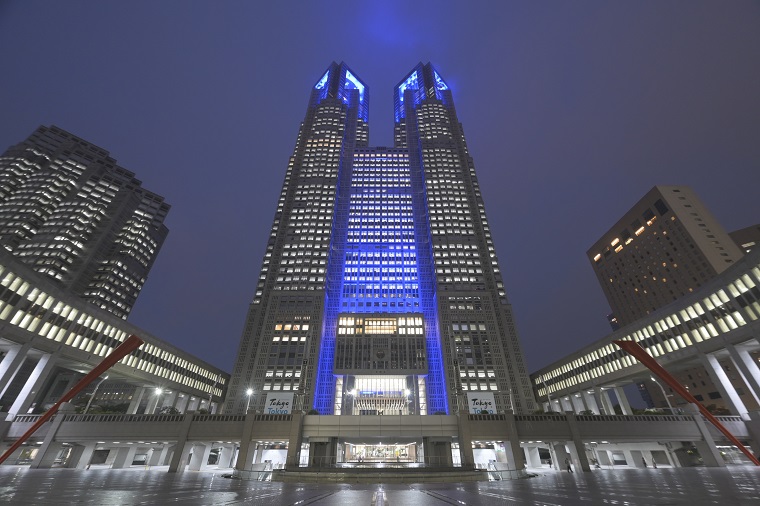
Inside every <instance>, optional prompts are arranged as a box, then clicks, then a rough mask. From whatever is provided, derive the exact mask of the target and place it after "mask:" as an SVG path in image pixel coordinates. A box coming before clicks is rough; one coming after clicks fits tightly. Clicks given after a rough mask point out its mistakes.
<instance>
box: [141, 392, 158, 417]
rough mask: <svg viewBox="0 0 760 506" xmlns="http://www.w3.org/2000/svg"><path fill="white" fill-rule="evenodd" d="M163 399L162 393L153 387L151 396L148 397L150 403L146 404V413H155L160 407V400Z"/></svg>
mask: <svg viewBox="0 0 760 506" xmlns="http://www.w3.org/2000/svg"><path fill="white" fill-rule="evenodd" d="M160 400H161V395H160V394H157V393H156V391H155V389H151V391H150V398H149V399H148V404H147V406H145V414H146V415H153V414H155V413H156V410H157V409H158V401H160Z"/></svg>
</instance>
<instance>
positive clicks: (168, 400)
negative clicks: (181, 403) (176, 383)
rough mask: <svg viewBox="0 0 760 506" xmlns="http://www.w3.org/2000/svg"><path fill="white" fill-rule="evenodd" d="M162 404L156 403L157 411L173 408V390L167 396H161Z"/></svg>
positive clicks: (174, 393) (175, 393) (175, 398)
mask: <svg viewBox="0 0 760 506" xmlns="http://www.w3.org/2000/svg"><path fill="white" fill-rule="evenodd" d="M163 399H164V402H160V401H159V403H158V409H159V411H160V410H161V409H163V408H165V407H174V403H175V402H177V391H176V390H174V391H172V392H170V393H168V394H164V396H163Z"/></svg>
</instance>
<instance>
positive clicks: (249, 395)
mask: <svg viewBox="0 0 760 506" xmlns="http://www.w3.org/2000/svg"><path fill="white" fill-rule="evenodd" d="M245 395H247V396H248V402H247V403H246V405H245V412H246V414H247V413H248V410H249V409H250V408H251V397H253V388H249V389H248V390H246V391H245Z"/></svg>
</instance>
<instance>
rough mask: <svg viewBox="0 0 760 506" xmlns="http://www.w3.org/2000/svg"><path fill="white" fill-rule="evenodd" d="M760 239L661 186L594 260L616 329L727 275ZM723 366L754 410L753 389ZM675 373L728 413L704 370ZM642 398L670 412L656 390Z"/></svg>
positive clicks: (681, 190) (686, 192)
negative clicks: (733, 229)
mask: <svg viewBox="0 0 760 506" xmlns="http://www.w3.org/2000/svg"><path fill="white" fill-rule="evenodd" d="M758 237H759V236H758V228H757V226H755V227H748V228H746V229H742V230H739V231H737V232H734V233H731V234H729V233H727V232H726V230H725V229H724V228H723V227H722V226H721V225H720V223H718V221H717V220H716V219H715V218H714V217H713V215H712V214H711V213H710V211H709V210H708V209H707V208H706V207H705V206H704V204H702V202H701V201H700V200H699V198H698V197H697V195H696V194H695V193H694V192H693V191H692V190H691V189H690V188H689V187H686V186H655V187H654V188H653V189H652V190H650V191H649V192H648V193H647V194H646V195H645V196H644V197H643V198H642V199H641V200H639V202H638V203H637V204H636V205H635V206H634V207H633V208H632V209H631V210H630V211H628V212H627V213H626V214H625V215H624V216H623V217H622V218H621V219H620V220H619V221H618V222H617V223H616V224H615V225H614V226H613V227H612V228H611V229H610V230H609V231H608V232H607V233H606V234H604V235H603V236H602V238H601V239H599V240H598V241H597V242H596V244H594V245H593V246H592V247H591V249H589V250H588V252H587V255H588V258H589V261H590V262H591V264H592V266H593V267H594V272H596V275H597V278H598V279H599V284H600V285H601V287H602V290H603V291H604V294H605V295H606V297H607V301H608V302H609V304H610V307H611V308H612V311H613V314H612V315H614V319H615V320H616V321H615V322H614V324H617V326H618V327H624V326H626V325H629V324H631V323H633V322H635V321H636V320H638V319H639V318H642V317H644V316H646V315H647V314H649V313H650V312H652V311H655V310H657V309H660V308H661V307H663V306H666V305H668V304H670V303H671V302H673V301H675V300H676V299H678V298H680V297H681V296H683V295H686V294H688V293H691V292H692V291H694V290H696V289H697V288H698V287H700V286H701V285H702V284H704V283H705V282H707V281H709V280H711V279H712V278H713V277H715V276H716V275H717V274H720V273H721V272H723V271H724V270H726V269H727V268H728V267H729V266H731V265H732V264H733V263H734V262H735V261H737V260H739V259H740V258H742V256H744V254H745V251H749V250H750V249H751V248H752V246H753V245H754V244H755V240H757V239H758ZM612 315H610V316H608V319H610V318H611V316H612ZM610 322H611V323H613V320H612V319H610ZM614 324H613V329H614V328H616V327H615V325H614ZM721 364H722V366H723V367H724V369H725V372H726V376H727V378H728V379H729V380H730V381H731V382H732V383H734V385H735V387H736V390H737V392H738V395H739V396H740V397H742V400H743V401H744V402H745V404H746V405H747V406H755V405H756V402H755V400H754V399H753V398H752V396H751V394H749V392H750V389H748V388H747V387H746V386H745V385H744V384H743V383H742V379H741V378H740V377H739V376H738V375H737V372H736V371H735V370H733V369H732V366H731V364H730V361H729V360H728V359H725V360H724V361H723V362H721ZM670 372H671V373H673V374H674V375H675V377H676V378H677V379H678V380H679V382H680V383H681V384H683V385H684V386H686V387H687V388H689V389H690V392H691V393H692V395H694V396H695V398H696V399H697V400H698V401H700V402H702V403H704V404H705V405H706V406H710V405H715V406H717V407H719V408H720V407H723V406H724V402H723V399H722V397H721V394H720V392H719V389H718V388H717V387H716V386H715V384H714V383H713V381H712V379H711V378H710V375H709V374H708V373H707V371H706V370H705V367H704V366H703V365H702V364H700V363H694V364H685V365H684V367H683V368H682V369H681V370H671V371H670ZM639 390H640V391H641V392H642V396H643V398H644V400H645V402H646V403H647V404H648V405H650V406H651V405H656V406H657V407H664V406H667V405H668V404H667V401H666V399H665V398H664V397H663V393H662V390H660V388H659V387H657V386H656V385H654V384H650V383H649V382H644V383H640V384H639ZM670 393H671V394H672V391H671V392H670ZM745 397H746V398H745ZM669 400H671V404H674V405H678V404H679V403H681V402H683V401H682V400H681V399H680V397H678V396H673V397H672V399H669Z"/></svg>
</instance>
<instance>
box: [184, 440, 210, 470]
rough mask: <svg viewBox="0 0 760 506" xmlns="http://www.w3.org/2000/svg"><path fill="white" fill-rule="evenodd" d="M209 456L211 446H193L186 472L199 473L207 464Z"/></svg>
mask: <svg viewBox="0 0 760 506" xmlns="http://www.w3.org/2000/svg"><path fill="white" fill-rule="evenodd" d="M210 454H211V445H210V444H209V445H203V444H197V443H196V444H195V446H193V456H192V457H191V458H190V465H189V466H188V467H187V469H188V471H201V470H202V469H203V468H204V467H206V464H207V463H208V456H209V455H210Z"/></svg>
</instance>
